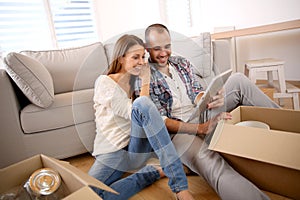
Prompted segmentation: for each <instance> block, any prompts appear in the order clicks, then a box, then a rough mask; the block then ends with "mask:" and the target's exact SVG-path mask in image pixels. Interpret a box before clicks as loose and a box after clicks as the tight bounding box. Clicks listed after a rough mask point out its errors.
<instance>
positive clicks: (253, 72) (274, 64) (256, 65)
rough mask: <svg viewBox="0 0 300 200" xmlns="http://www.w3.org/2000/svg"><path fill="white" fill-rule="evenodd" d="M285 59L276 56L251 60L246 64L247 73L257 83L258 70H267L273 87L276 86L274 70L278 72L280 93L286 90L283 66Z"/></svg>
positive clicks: (269, 81) (269, 82)
mask: <svg viewBox="0 0 300 200" xmlns="http://www.w3.org/2000/svg"><path fill="white" fill-rule="evenodd" d="M283 64H284V61H282V60H277V59H274V58H266V59H261V60H249V61H247V62H246V65H245V74H246V76H248V77H249V79H250V80H251V81H252V82H253V83H254V84H255V83H256V77H257V72H267V75H268V84H269V86H271V87H276V86H275V85H274V79H273V72H277V76H278V82H279V84H278V86H279V87H278V88H277V89H278V91H279V92H280V93H285V92H286V83H285V75H284V68H283Z"/></svg>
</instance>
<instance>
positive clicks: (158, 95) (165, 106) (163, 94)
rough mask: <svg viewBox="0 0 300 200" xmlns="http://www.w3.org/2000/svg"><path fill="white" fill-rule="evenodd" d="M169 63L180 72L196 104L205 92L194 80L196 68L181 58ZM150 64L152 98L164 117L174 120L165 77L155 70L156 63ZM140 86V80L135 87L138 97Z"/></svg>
mask: <svg viewBox="0 0 300 200" xmlns="http://www.w3.org/2000/svg"><path fill="white" fill-rule="evenodd" d="M168 62H169V64H170V65H172V66H173V67H174V68H175V70H176V71H177V72H178V74H179V77H180V78H181V80H182V81H183V83H184V85H185V87H186V91H187V95H188V96H189V98H190V99H191V101H192V102H194V99H195V97H196V95H197V94H198V93H199V92H200V91H202V90H203V88H202V86H201V85H200V84H199V82H198V81H196V80H195V78H194V72H193V68H194V66H193V65H192V64H191V63H190V62H189V61H188V60H187V59H185V58H183V57H180V56H171V57H170V58H169V60H168ZM149 64H150V67H151V81H150V97H151V99H152V101H153V102H154V104H155V105H156V107H157V109H158V111H159V112H160V114H161V115H162V116H166V117H168V118H173V117H172V115H171V113H172V103H173V97H172V92H171V90H170V88H169V86H168V84H167V82H166V80H165V78H164V77H163V75H162V74H161V73H160V72H159V71H158V70H157V69H156V68H155V63H150V62H149ZM140 86H141V80H140V79H138V81H136V85H135V94H136V95H137V96H138V94H139V92H140ZM173 119H174V118H173Z"/></svg>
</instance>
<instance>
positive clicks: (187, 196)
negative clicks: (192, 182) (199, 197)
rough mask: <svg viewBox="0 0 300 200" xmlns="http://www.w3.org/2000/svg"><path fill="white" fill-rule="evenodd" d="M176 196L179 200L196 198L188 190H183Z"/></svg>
mask: <svg viewBox="0 0 300 200" xmlns="http://www.w3.org/2000/svg"><path fill="white" fill-rule="evenodd" d="M176 198H177V199H178V200H194V197H193V196H192V194H191V193H190V192H189V191H188V190H182V191H180V192H178V193H176Z"/></svg>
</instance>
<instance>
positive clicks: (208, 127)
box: [197, 112, 232, 135]
mask: <svg viewBox="0 0 300 200" xmlns="http://www.w3.org/2000/svg"><path fill="white" fill-rule="evenodd" d="M231 118H232V115H231V114H230V113H228V112H222V113H220V114H218V115H217V116H215V117H214V118H212V119H210V120H208V121H207V122H205V123H203V124H199V125H198V130H197V135H203V134H205V135H206V134H209V133H211V132H212V131H213V130H214V128H215V127H216V125H217V123H218V122H219V121H220V120H222V119H224V120H228V119H231Z"/></svg>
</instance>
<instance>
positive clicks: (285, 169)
mask: <svg viewBox="0 0 300 200" xmlns="http://www.w3.org/2000/svg"><path fill="white" fill-rule="evenodd" d="M231 113H232V120H227V121H220V122H219V123H218V125H217V128H216V130H215V133H214V135H213V137H212V140H211V142H210V145H209V149H210V150H214V151H218V152H220V153H221V154H222V156H223V157H224V158H225V159H226V160H227V161H228V162H229V163H230V165H231V166H232V167H233V168H234V169H235V170H237V171H238V172H239V173H240V174H242V175H243V176H244V177H246V178H247V179H249V180H250V181H252V182H253V183H254V184H255V185H257V186H258V187H259V188H261V189H263V190H266V191H270V192H273V193H277V194H280V195H283V196H286V197H289V198H293V199H300V111H294V110H286V109H272V108H259V107H245V106H241V107H238V108H236V109H235V110H233V111H232V112H231ZM247 120H255V121H261V122H264V123H267V124H268V125H269V126H270V130H267V129H261V128H253V127H242V126H236V125H234V124H236V123H238V122H240V121H247Z"/></svg>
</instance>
